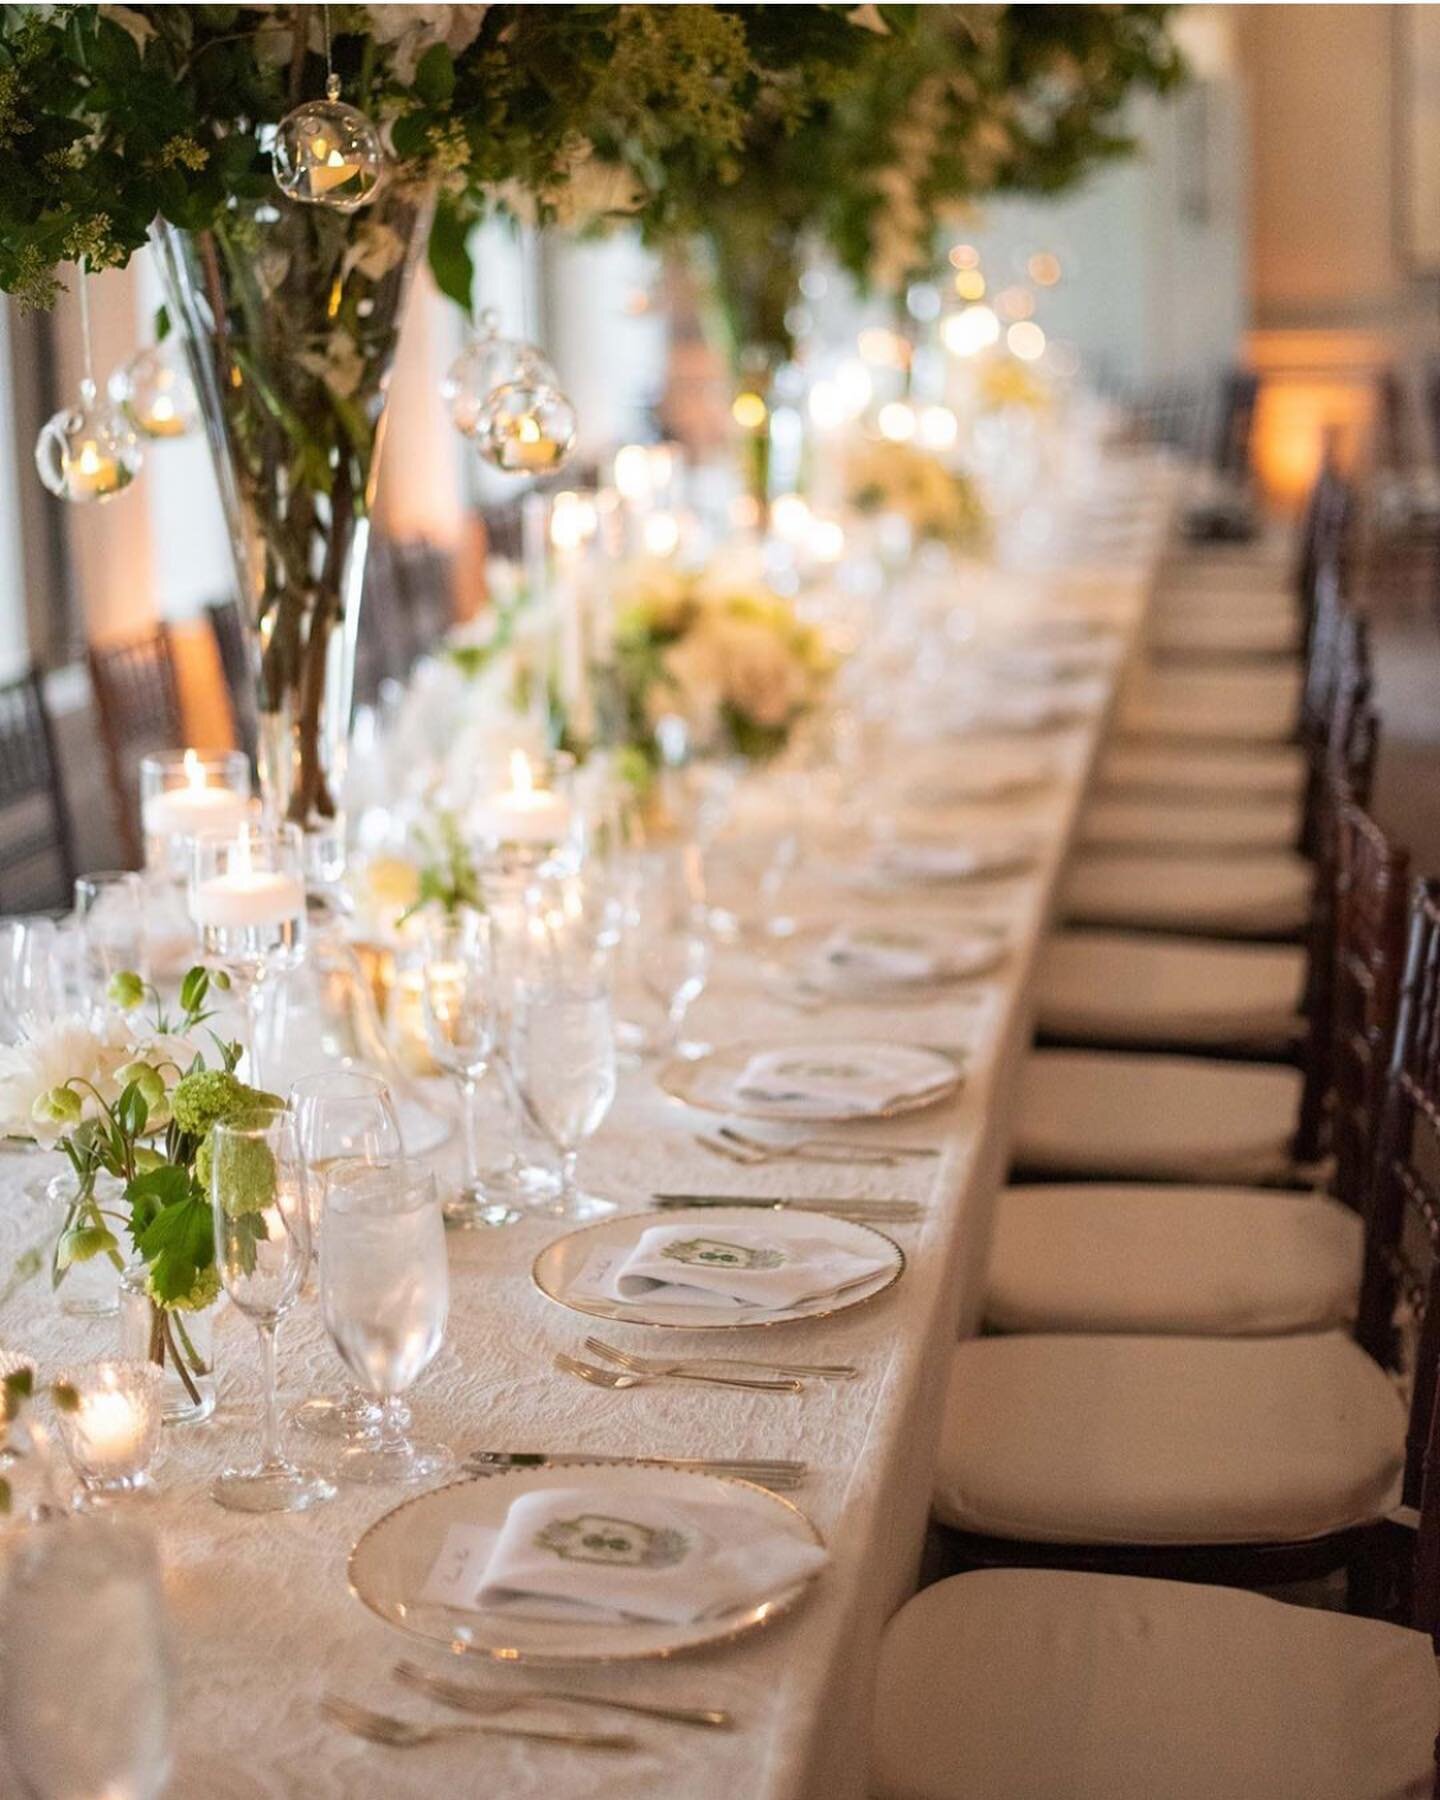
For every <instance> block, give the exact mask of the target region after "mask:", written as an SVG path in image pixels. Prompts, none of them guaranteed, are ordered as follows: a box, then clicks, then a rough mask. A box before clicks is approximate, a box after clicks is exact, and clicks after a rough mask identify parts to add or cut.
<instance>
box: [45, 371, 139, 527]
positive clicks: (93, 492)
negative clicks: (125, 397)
mask: <svg viewBox="0 0 1440 1800" xmlns="http://www.w3.org/2000/svg"><path fill="white" fill-rule="evenodd" d="M142 460H143V456H142V453H141V449H140V440H139V438H137V437H136V435H135V433H134V431H133V430H132V428H131V425H130V421H129V420H128V419H127V418H126V417H125V415H124V413H122V412H121V411H120V410H119V408H118V407H115V406H111V405H110V404H109V402H108V401H104V400H101V399H99V398H98V396H97V395H96V392H95V383H94V382H93V381H90V380H85V381H82V382H81V383H80V404H79V405H78V406H72V407H66V408H65V409H64V410H63V411H61V412H58V413H56V414H55V416H54V418H53V419H51V420H49V421H48V423H47V424H46V425H45V426H44V427H43V428H42V430H41V432H40V436H39V438H38V439H37V440H36V444H35V467H36V469H37V470H38V471H39V475H40V479H41V481H43V482H44V483H45V486H46V487H47V488H49V490H50V492H51V493H52V494H57V495H58V496H59V497H60V498H61V499H62V500H74V501H77V502H80V503H87V502H89V501H92V500H109V499H111V498H112V497H113V496H114V495H116V494H118V493H121V492H123V490H124V489H125V488H127V487H129V485H130V483H131V482H132V481H133V480H134V479H135V477H136V476H137V475H138V474H139V473H140V464H141V462H142Z"/></svg>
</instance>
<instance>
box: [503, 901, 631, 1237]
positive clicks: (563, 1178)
mask: <svg viewBox="0 0 1440 1800" xmlns="http://www.w3.org/2000/svg"><path fill="white" fill-rule="evenodd" d="M530 907H531V910H530V917H529V942H528V952H527V954H526V955H525V957H524V958H523V959H522V962H521V969H520V972H519V975H518V978H517V981H516V987H515V998H514V1006H513V1012H512V1018H511V1046H510V1054H511V1064H512V1067H513V1069H514V1074H515V1080H516V1085H517V1087H518V1089H519V1092H520V1096H521V1099H522V1101H523V1102H524V1106H525V1111H526V1114H527V1116H528V1117H529V1118H530V1120H531V1121H532V1122H533V1124H534V1125H535V1126H536V1127H537V1128H538V1130H539V1131H540V1133H541V1134H542V1136H544V1137H545V1138H546V1139H547V1140H548V1141H549V1143H550V1144H551V1146H552V1147H553V1148H554V1149H555V1151H556V1152H557V1153H558V1155H559V1157H560V1192H559V1193H558V1194H557V1195H556V1196H555V1197H554V1198H553V1199H549V1200H545V1201H540V1202H537V1204H536V1207H535V1210H536V1211H538V1212H543V1213H548V1214H552V1215H553V1216H554V1217H556V1218H560V1219H567V1220H583V1219H595V1218H600V1217H603V1216H604V1215H605V1214H606V1213H611V1212H614V1210H615V1202H614V1201H613V1200H607V1199H604V1198H602V1197H601V1196H600V1195H598V1194H587V1193H584V1192H582V1191H581V1190H580V1189H579V1188H578V1187H577V1186H576V1183H575V1164H576V1161H577V1159H578V1157H579V1154H580V1145H581V1144H582V1143H583V1142H584V1141H585V1139H586V1138H588V1137H590V1136H591V1135H592V1134H593V1133H594V1132H595V1131H597V1130H598V1129H599V1126H600V1123H601V1121H602V1120H603V1119H604V1117H605V1115H606V1114H607V1113H608V1112H609V1110H610V1107H611V1105H612V1103H613V1102H614V1099H615V1086H616V1069H615V1022H614V1017H613V1013H612V1008H611V995H610V966H609V956H608V939H607V935H606V929H605V928H604V926H603V925H600V926H599V929H597V925H599V921H597V920H596V919H595V918H594V917H593V916H591V915H589V914H587V912H586V911H585V908H584V905H583V899H582V898H580V897H579V895H578V892H577V891H576V890H575V889H573V888H572V887H571V885H570V884H566V883H562V884H560V885H559V887H558V889H557V890H556V891H555V892H554V893H552V894H546V893H544V892H538V893H535V894H532V896H531V899H530Z"/></svg>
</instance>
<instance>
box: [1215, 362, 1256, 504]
mask: <svg viewBox="0 0 1440 1800" xmlns="http://www.w3.org/2000/svg"><path fill="white" fill-rule="evenodd" d="M1259 398H1260V377H1259V376H1258V375H1257V374H1255V372H1254V371H1253V370H1252V369H1231V370H1230V371H1229V372H1228V373H1227V374H1226V376H1225V378H1224V380H1223V381H1222V382H1221V385H1220V410H1219V416H1218V418H1217V419H1216V422H1215V437H1214V441H1213V443H1212V445H1211V451H1210V456H1211V462H1212V464H1213V465H1214V468H1215V472H1216V474H1218V475H1225V476H1228V477H1230V479H1232V480H1236V481H1239V480H1243V479H1244V478H1245V477H1246V476H1247V475H1248V474H1249V473H1250V445H1251V440H1252V438H1253V436H1254V433H1255V406H1256V402H1257V401H1258V400H1259Z"/></svg>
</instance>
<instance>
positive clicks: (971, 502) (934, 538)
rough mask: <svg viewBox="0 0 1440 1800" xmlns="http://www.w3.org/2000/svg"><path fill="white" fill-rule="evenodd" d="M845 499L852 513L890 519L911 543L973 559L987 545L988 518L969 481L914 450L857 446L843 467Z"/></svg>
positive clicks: (904, 446) (880, 445) (881, 445)
mask: <svg viewBox="0 0 1440 1800" xmlns="http://www.w3.org/2000/svg"><path fill="white" fill-rule="evenodd" d="M845 495H846V499H847V501H848V502H849V504H850V505H851V506H853V507H854V509H855V510H856V512H858V513H863V514H866V515H873V514H878V513H894V514H897V515H898V516H899V517H900V518H902V519H904V520H905V522H906V524H907V525H909V527H910V529H911V530H912V531H913V532H914V533H915V535H916V537H918V538H923V539H928V540H929V541H931V542H933V543H939V544H946V545H948V546H949V547H950V549H952V550H959V551H963V552H969V553H971V554H974V553H978V552H979V551H982V550H984V549H985V548H986V546H987V545H988V543H989V541H990V517H989V514H988V513H987V512H986V510H985V503H984V501H983V500H982V499H981V498H980V491H979V489H978V488H977V487H976V485H975V483H974V482H973V481H972V480H971V479H970V477H969V476H968V475H964V474H962V473H960V472H959V471H957V470H955V469H951V468H947V466H946V465H945V464H944V463H943V462H942V461H941V460H940V458H939V457H938V456H933V455H931V453H930V452H929V451H928V450H921V449H918V448H917V447H916V446H915V445H914V444H891V443H872V442H870V441H869V440H868V439H867V440H863V441H862V442H860V443H859V444H858V445H857V446H856V447H855V448H854V449H853V450H852V451H851V453H850V455H849V456H848V457H847V459H846V464H845Z"/></svg>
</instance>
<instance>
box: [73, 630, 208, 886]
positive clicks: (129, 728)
mask: <svg viewBox="0 0 1440 1800" xmlns="http://www.w3.org/2000/svg"><path fill="white" fill-rule="evenodd" d="M90 683H91V686H92V688H93V689H94V692H95V708H96V712H97V714H98V715H99V721H100V737H101V741H102V742H103V744H104V746H105V760H106V765H107V768H108V771H109V777H110V797H111V802H112V804H113V806H114V809H115V821H116V825H117V827H118V829H119V832H120V841H121V846H122V848H123V850H124V853H125V857H126V860H127V863H128V866H129V867H131V868H134V869H138V868H139V867H140V863H141V860H142V850H141V841H140V797H139V792H138V785H137V781H138V778H137V765H138V763H139V760H140V757H141V756H142V755H143V754H144V753H145V751H147V750H172V749H178V748H179V747H180V746H181V745H182V744H183V743H184V742H185V719H184V714H183V713H182V711H181V707H180V684H179V681H178V680H177V679H176V674H175V653H174V649H173V647H172V645H171V642H170V630H169V627H168V626H166V625H163V624H161V625H157V626H156V627H155V628H154V630H152V631H147V632H144V633H142V634H141V635H140V636H139V637H133V638H127V639H125V640H123V641H122V642H120V643H114V644H106V645H104V646H101V647H97V646H96V645H94V644H92V645H91V646H90Z"/></svg>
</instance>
